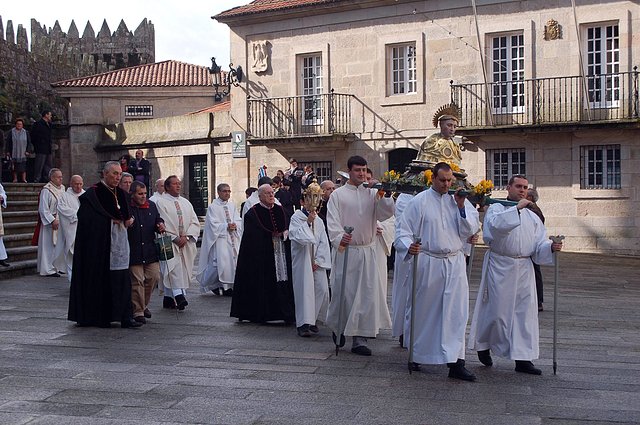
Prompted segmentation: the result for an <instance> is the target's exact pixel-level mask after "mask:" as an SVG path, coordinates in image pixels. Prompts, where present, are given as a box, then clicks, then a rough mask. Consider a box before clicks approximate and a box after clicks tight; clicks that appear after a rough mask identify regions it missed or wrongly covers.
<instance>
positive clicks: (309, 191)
mask: <svg viewBox="0 0 640 425" xmlns="http://www.w3.org/2000/svg"><path fill="white" fill-rule="evenodd" d="M321 198H322V188H321V187H320V185H319V184H318V182H317V181H316V179H313V182H311V184H310V185H309V186H307V188H306V189H305V190H304V203H305V205H306V206H308V208H307V209H310V208H318V205H320V199H321Z"/></svg>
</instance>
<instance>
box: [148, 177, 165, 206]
mask: <svg viewBox="0 0 640 425" xmlns="http://www.w3.org/2000/svg"><path fill="white" fill-rule="evenodd" d="M163 193H164V179H158V180H156V186H155V190H154V191H153V195H151V196H150V197H149V200H150V201H152V202H155V203H157V202H158V199H160V196H162V194H163Z"/></svg>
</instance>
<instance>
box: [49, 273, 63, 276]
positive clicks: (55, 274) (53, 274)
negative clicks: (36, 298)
mask: <svg viewBox="0 0 640 425" xmlns="http://www.w3.org/2000/svg"><path fill="white" fill-rule="evenodd" d="M47 277H60V274H58V273H51V274H48V275H47Z"/></svg>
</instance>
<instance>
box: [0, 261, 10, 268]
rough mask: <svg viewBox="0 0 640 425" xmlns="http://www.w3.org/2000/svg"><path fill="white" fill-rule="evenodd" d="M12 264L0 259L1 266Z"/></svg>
mask: <svg viewBox="0 0 640 425" xmlns="http://www.w3.org/2000/svg"><path fill="white" fill-rule="evenodd" d="M10 265H11V264H9V263H7V260H0V266H2V267H9V266H10Z"/></svg>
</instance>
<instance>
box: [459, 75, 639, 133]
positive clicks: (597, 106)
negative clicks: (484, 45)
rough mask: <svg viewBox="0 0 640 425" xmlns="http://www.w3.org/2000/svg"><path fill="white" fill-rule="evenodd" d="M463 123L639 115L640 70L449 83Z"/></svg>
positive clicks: (617, 118)
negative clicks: (495, 81) (502, 80)
mask: <svg viewBox="0 0 640 425" xmlns="http://www.w3.org/2000/svg"><path fill="white" fill-rule="evenodd" d="M451 100H452V101H453V102H454V103H456V105H458V106H459V107H460V109H461V115H462V116H461V122H460V126H461V127H491V126H495V127H506V126H511V127H513V126H522V125H530V126H533V125H555V124H569V123H583V122H611V121H625V120H637V119H638V113H639V112H640V111H639V110H638V108H639V105H638V69H637V67H634V68H633V71H632V72H619V73H614V74H602V75H594V76H584V77H582V76H570V77H555V78H535V79H530V80H519V81H505V82H498V83H488V84H486V85H485V84H483V83H476V84H453V82H452V83H451Z"/></svg>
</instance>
